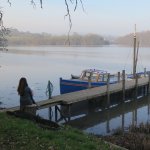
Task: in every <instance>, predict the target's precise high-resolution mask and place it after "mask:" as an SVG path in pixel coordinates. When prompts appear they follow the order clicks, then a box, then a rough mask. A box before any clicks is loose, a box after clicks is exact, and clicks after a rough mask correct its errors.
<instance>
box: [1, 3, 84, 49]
mask: <svg viewBox="0 0 150 150" xmlns="http://www.w3.org/2000/svg"><path fill="white" fill-rule="evenodd" d="M6 1H7V2H8V4H9V5H10V6H11V5H12V2H11V0H6ZM30 2H31V4H32V5H33V6H35V5H36V3H35V1H34V0H30ZM39 2H40V5H41V8H43V0H39ZM64 3H65V6H66V14H65V15H64V16H65V17H68V20H69V30H68V38H67V40H66V42H68V43H70V39H69V34H70V31H71V28H72V21H71V14H70V7H69V6H70V4H71V5H73V6H74V11H76V9H77V7H78V4H79V3H80V4H81V5H82V9H83V11H84V7H83V3H82V0H65V1H64ZM8 31H9V30H8V29H6V28H5V27H4V25H3V12H2V10H1V6H0V46H3V47H4V46H5V45H6V42H7V39H6V38H5V35H7V34H8Z"/></svg>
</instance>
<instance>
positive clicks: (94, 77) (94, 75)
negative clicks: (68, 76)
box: [80, 69, 108, 82]
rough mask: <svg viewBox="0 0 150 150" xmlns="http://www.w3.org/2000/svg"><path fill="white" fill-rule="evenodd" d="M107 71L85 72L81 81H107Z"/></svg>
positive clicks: (89, 70)
mask: <svg viewBox="0 0 150 150" xmlns="http://www.w3.org/2000/svg"><path fill="white" fill-rule="evenodd" d="M107 74H108V73H107V71H104V70H97V69H86V70H83V71H82V73H81V76H80V79H81V80H89V79H90V80H91V81H93V82H98V81H104V80H105V81H106V77H107Z"/></svg>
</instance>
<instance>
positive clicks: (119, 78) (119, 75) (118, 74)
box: [118, 72, 120, 82]
mask: <svg viewBox="0 0 150 150" xmlns="http://www.w3.org/2000/svg"><path fill="white" fill-rule="evenodd" d="M118 82H120V72H118Z"/></svg>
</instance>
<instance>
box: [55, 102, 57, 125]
mask: <svg viewBox="0 0 150 150" xmlns="http://www.w3.org/2000/svg"><path fill="white" fill-rule="evenodd" d="M57 120H58V115H57V105H56V106H55V121H56V122H57Z"/></svg>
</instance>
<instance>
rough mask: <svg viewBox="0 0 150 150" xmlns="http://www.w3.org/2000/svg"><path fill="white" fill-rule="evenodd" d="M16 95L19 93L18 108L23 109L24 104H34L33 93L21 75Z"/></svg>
mask: <svg viewBox="0 0 150 150" xmlns="http://www.w3.org/2000/svg"><path fill="white" fill-rule="evenodd" d="M17 91H18V95H20V110H22V111H24V109H25V106H27V105H32V104H35V101H34V99H33V94H32V91H31V89H30V87H29V86H28V83H27V80H26V78H24V77H22V78H21V79H20V81H19V85H18V89H17Z"/></svg>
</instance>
